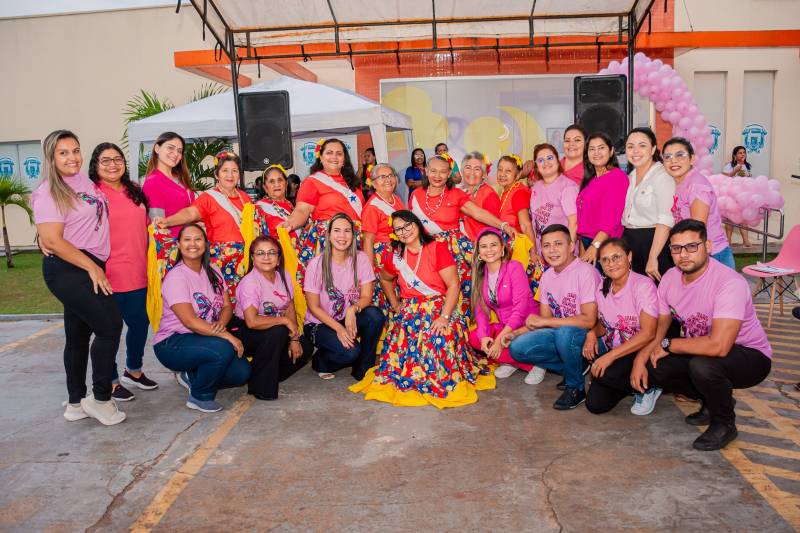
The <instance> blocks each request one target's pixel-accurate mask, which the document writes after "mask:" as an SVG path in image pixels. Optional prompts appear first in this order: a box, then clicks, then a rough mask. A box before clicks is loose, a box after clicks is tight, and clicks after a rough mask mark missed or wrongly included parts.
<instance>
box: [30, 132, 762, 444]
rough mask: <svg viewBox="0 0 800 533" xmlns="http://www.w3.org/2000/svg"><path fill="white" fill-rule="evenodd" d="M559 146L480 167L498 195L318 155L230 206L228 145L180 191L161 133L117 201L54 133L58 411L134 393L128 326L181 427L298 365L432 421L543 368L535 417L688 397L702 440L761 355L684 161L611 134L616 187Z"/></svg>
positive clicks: (580, 153) (724, 247) (669, 147)
mask: <svg viewBox="0 0 800 533" xmlns="http://www.w3.org/2000/svg"><path fill="white" fill-rule="evenodd" d="M564 146H565V149H564V152H565V153H564V156H563V157H562V156H561V155H560V154H559V153H558V150H557V149H556V148H555V147H554V146H552V145H550V144H546V143H545V144H539V145H537V146H535V147H534V148H533V152H532V155H533V158H532V159H531V160H529V161H523V159H522V158H521V157H519V156H517V155H515V154H506V155H503V156H502V157H500V159H499V161H497V170H496V175H497V185H498V187H497V189H496V188H494V187H493V186H491V185H489V184H488V183H487V182H486V177H487V175H488V173H489V165H490V162H489V161H488V158H487V157H485V156H484V154H482V153H480V152H470V153H468V154H467V155H466V156H465V157H464V158H463V159H462V160H461V164H460V166H458V165H456V164H455V161H453V159H452V157H450V156H449V155H448V154H447V153H446V152H445V151H444V150H446V149H447V147H446V145H443V151H442V153H440V154H437V155H435V156H433V157H431V158H430V159H428V160H427V161H425V160H424V158H425V156H424V153H422V154H421V155H420V151H418V150H415V151H414V152H413V153H412V166H411V167H410V168H409V171H407V172H406V176H405V178H406V182H407V183H408V184H409V188H410V189H411V193H410V195H409V197H408V199H407V203H406V202H404V200H403V199H402V198H400V197H399V196H398V195H397V193H396V188H397V184H398V179H399V178H398V174H397V172H396V171H395V169H394V168H392V166H390V165H388V164H385V163H379V162H374V163H369V164H368V165H364V166H363V167H362V168H361V169H359V171H358V172H357V171H356V169H355V168H354V167H353V165H352V163H351V161H350V156H349V154H348V151H347V149H346V147H345V145H344V143H343V142H342V141H340V140H338V139H327V140H322V141H320V142H319V143H318V145H317V151H316V160H315V162H314V164H313V166H312V167H311V171H310V172H311V173H310V175H309V176H307V177H306V178H305V179H304V180H302V183H301V184H300V187H299V190H298V191H297V194H296V199H295V202H294V203H292V202H290V201H289V200H288V199H287V197H286V193H287V186H288V178H287V173H286V170H285V169H283V168H282V167H280V166H271V167H269V168H267V169H265V171H264V173H263V176H262V185H263V190H264V197H263V198H261V199H260V200H258V201H256V202H255V203H253V201H252V200H251V198H250V197H249V196H248V195H247V194H245V193H244V192H243V191H242V190H240V189H239V186H240V183H241V174H242V168H241V160H240V159H239V157H238V156H237V155H236V154H235V153H233V152H231V151H224V152H222V153H220V154H218V155H217V157H216V158H215V161H214V165H215V166H214V174H215V176H216V184H215V186H214V187H213V188H211V189H209V190H207V191H203V192H200V193H197V192H196V191H194V190H193V189H192V187H191V180H190V176H189V172H188V169H187V167H186V163H185V160H184V159H183V150H184V148H185V142H184V139H183V138H181V137H180V136H179V135H177V134H175V133H171V132H168V133H165V134H163V135H161V136H160V137H159V138H158V139H157V141H156V143H155V146H154V148H153V153H152V156H151V157H150V160H149V162H148V173H147V176H146V178H145V181H144V185H143V187H142V188H141V189H140V188H139V187H138V185H136V184H135V183H133V182H132V181H131V179H130V177H129V176H128V172H127V169H126V166H125V159H124V156H123V154H122V152H121V150H120V149H119V148H118V147H117V146H115V145H113V144H110V143H104V144H101V145H100V146H98V147H97V148H96V149H95V150H94V152H93V154H92V158H91V161H90V164H89V175H88V176H86V175H84V174H82V173H81V171H80V169H81V166H82V155H81V151H80V144H79V142H78V139H77V137H76V136H75V135H74V134H73V133H71V132H69V131H65V130H59V131H56V132H53V133H52V134H50V135H49V136H48V137H47V138H46V139H45V140H44V142H43V148H44V155H45V160H46V163H45V165H44V173H43V180H42V183H41V184H40V186H39V187H38V188H37V189H36V191H35V192H34V194H33V197H32V203H33V209H34V216H35V222H36V225H37V229H38V231H39V235H40V245H41V247H42V250H43V251H44V253H45V255H46V257H45V260H44V267H43V270H44V278H45V282H46V283H47V285H48V287H49V288H50V290H51V291H52V292H53V294H54V295H55V296H56V297H57V298H58V299H59V300H60V301H61V302H62V303H63V305H64V323H65V332H66V346H65V349H64V364H65V369H66V373H67V389H68V393H69V399H68V402H67V405H66V411H65V414H64V416H65V417H66V418H67V419H68V420H78V419H81V418H85V417H87V416H88V417H92V418H96V419H97V420H99V421H100V422H102V423H104V424H115V423H119V422H121V421H122V420H124V418H125V414H124V413H122V412H121V411H120V410H119V408H118V407H117V405H116V402H115V401H114V399H116V400H129V399H132V398H133V393H132V392H131V391H130V390H128V389H127V388H126V387H125V386H124V385H127V386H129V387H131V388H134V387H135V388H139V389H143V390H145V389H152V388H155V387H156V386H157V384H156V383H155V382H154V381H152V380H151V379H149V378H148V377H147V376H145V375H144V373H143V372H142V354H143V349H144V346H145V342H146V338H147V332H148V322H149V323H150V324H151V325H152V328H153V330H154V331H155V336H154V338H153V348H154V352H155V355H156V357H157V358H158V360H159V361H160V362H161V364H162V365H163V366H165V367H167V368H168V369H170V370H172V371H173V372H175V375H176V380H177V381H178V383H179V384H181V385H182V386H184V387H186V388H187V389H188V397H187V402H186V405H187V406H188V407H190V408H193V409H198V410H200V411H204V412H214V411H218V410H220V409H222V405H221V404H219V403H218V402H217V401H216V399H215V397H216V394H217V391H218V390H220V389H222V388H226V387H238V386H242V385H245V384H246V385H247V387H248V392H249V393H250V394H252V395H254V396H255V397H256V398H258V399H262V400H274V399H276V398H277V397H278V383H279V382H280V381H282V380H284V379H287V378H288V377H289V376H291V375H292V374H293V373H294V372H296V371H297V370H298V369H299V368H301V367H302V366H303V365H305V364H306V363H307V362H308V361H311V365H312V368H313V369H314V371H315V372H316V373H317V374H318V375H319V377H320V378H322V379H326V380H327V379H333V378H335V377H336V373H337V372H338V371H340V370H342V369H345V368H347V369H350V373H351V375H352V377H353V378H354V379H355V380H356V383H355V384H353V385H352V386H351V387H350V390H351V391H353V392H354V393H358V394H363V395H364V398H365V399H368V400H379V401H383V402H387V403H390V404H393V405H404V406H416V405H426V404H431V405H434V406H436V407H440V408H442V407H457V406H461V405H466V404H470V403H473V402H475V401H477V395H478V393H477V391H480V390H485V389H491V388H494V387H495V386H496V381H495V379H496V378H500V379H503V378H508V377H509V376H511V375H512V374H513V373H515V372H516V371H517V370H522V371H523V372H525V374H526V375H525V378H524V381H525V383H527V384H531V385H536V384H540V383H542V381H543V380H544V378H545V375H546V372H547V371H551V372H554V373H557V374H560V375H561V376H562V379H561V381H560V383H558V385H557V387H558V388H559V389H561V390H562V392H561V394H560V396H559V398H558V399H557V400H556V401H555V403H554V408H556V409H559V410H568V409H573V408H575V407H577V406H579V405H580V404H582V403H584V402H586V406H587V408H588V410H589V411H590V412H592V413H604V412H607V411H609V410H611V409H613V408H614V407H615V406H616V405H617V404H618V403H619V402H620V401H621V400H622V399H623V398H625V397H627V396H633V398H634V401H633V406H632V408H631V411H632V412H633V413H634V414H638V415H646V414H649V413H650V412H652V410H653V408H654V406H655V404H656V401H657V399H658V397H659V395H660V394H661V393H662V391H668V392H674V393H678V394H681V395H683V396H686V397H688V398H691V399H695V400H698V401H700V405H701V408H700V409H699V411H698V412H697V413H695V414H693V415H690V416H689V417H687V422H688V423H690V424H696V425H708V429H707V430H706V431H705V432H704V433H703V434H702V435H701V436H700V437H699V438H698V439H697V440H696V441H695V443H694V446H695V448H698V449H702V450H713V449H719V448H721V447H723V446H725V445H726V444H727V443H728V442H730V440H732V439H733V438H735V436H736V427H735V415H734V411H733V399H732V392H731V391H732V389H733V388H742V387H750V386H753V385H755V384H757V383H758V382H760V381H761V380H763V379H764V378H765V377H766V375H767V374H768V373H769V370H770V361H771V350H770V346H769V343H768V342H767V339H766V335H765V334H764V331H763V329H762V328H761V325H760V323H759V322H758V320H757V318H756V316H755V313H754V310H753V305H752V299H751V296H750V292H749V289H748V285H747V282H746V281H745V280H744V278H742V276H741V275H740V274H738V273H737V272H736V271H735V268H734V263H733V255H732V253H731V250H730V246H729V243H728V240H727V238H726V236H725V231H724V229H723V226H722V219H721V216H720V213H719V209H718V206H717V202H716V195H715V192H714V189H713V187H712V186H711V185H710V183H709V182H708V180H707V179H706V178H705V176H704V175H702V174H701V173H699V172H698V171H697V170H695V169H694V168H693V163H694V160H695V155H694V150H693V147H692V145H691V144H690V143H689V141H687V140H686V139H683V138H679V137H676V138H672V139H669V140H668V141H667V142H665V143H664V144H663V146H662V147H661V149H660V150H659V147H658V146H657V143H656V137H655V135H654V133H653V132H652V131H651V130H650V129H648V128H636V129H633V130H632V131H631V132H630V133H629V134H628V136H627V139H626V142H625V152H626V157H627V161H628V163H629V169H628V172H626V171H624V170H622V169H621V168H620V166H619V164H618V162H617V158H616V155H615V152H614V149H613V146H612V142H611V139H610V138H609V137H608V136H607V135H606V134H604V133H602V132H600V133H592V134H591V135H587V134H586V132H584V131H583V129H582V128H581V127H580V126H579V125H572V126H570V127H568V128H567V129H566V131H565V134H564ZM437 148H439V147H437ZM365 177H366V179H367V182H368V183H364V182H362V178H365ZM457 182H458V183H457ZM365 193H366V195H367V196H368V199H366V198H365ZM148 231H149V232H150V233H151V236H150V237H148ZM148 243H149V244H148ZM709 295H713V296H712V297H709ZM148 319H149V320H148ZM123 321H124V322H125V323H126V324H127V325H128V333H127V336H126V349H127V351H126V353H127V356H126V357H127V358H126V368H125V370H124V372H123V375H122V377H121V378H119V379H118V378H117V374H118V372H117V370H116V366H115V357H116V352H117V348H118V345H119V342H120V332H121V328H122V322H123ZM92 334H93V335H94V339H92V340H90V339H91V335H92ZM90 357H91V361H92V391H91V392H89V393H88V394H87V389H86V385H85V374H86V368H87V362H88V360H89V358H90ZM587 374H590V375H591V386H590V387H588V391H587V390H586V389H587V387H586V375H587Z"/></svg>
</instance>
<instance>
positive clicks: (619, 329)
mask: <svg viewBox="0 0 800 533" xmlns="http://www.w3.org/2000/svg"><path fill="white" fill-rule="evenodd" d="M598 256H599V260H598V262H599V263H600V264H601V265H602V267H603V272H604V273H605V276H606V277H605V279H604V280H603V284H602V285H601V286H600V287H598V289H597V324H596V325H595V327H594V328H593V329H591V330H590V331H589V333H587V334H586V341H585V342H584V343H583V356H584V357H585V358H586V359H587V360H589V361H592V368H591V371H592V377H593V378H594V379H593V380H592V386H591V387H590V388H589V392H588V393H587V395H586V408H587V409H589V411H590V412H592V413H595V414H601V413H606V412H608V411H610V410H611V409H613V408H614V407H616V405H617V404H618V403H619V402H620V400H622V399H623V398H626V397H628V396H630V395H631V394H634V403H633V406H632V407H631V413H633V414H635V415H649V414H650V413H651V412H652V411H653V408H654V407H655V404H656V400H658V397H659V396H660V395H661V389H658V388H651V389H648V390H647V391H646V392H645V393H644V394H642V393H639V392H637V391H635V390H633V387H632V386H631V380H630V375H631V371H632V370H633V365H634V361H635V359H636V356H637V354H638V352H639V351H640V350H642V349H643V348H644V347H645V346H647V345H648V344H650V343H651V342H652V341H653V339H654V338H655V336H656V325H657V322H658V312H659V310H658V293H657V290H656V285H655V283H654V282H653V280H651V279H650V278H649V277H647V276H644V275H642V274H637V273H636V272H632V271H631V263H632V261H633V254H632V253H631V249H630V247H629V246H628V243H627V242H626V241H625V240H624V239H619V238H616V239H607V240H606V241H605V242H603V244H602V245H601V246H600V250H599V251H598Z"/></svg>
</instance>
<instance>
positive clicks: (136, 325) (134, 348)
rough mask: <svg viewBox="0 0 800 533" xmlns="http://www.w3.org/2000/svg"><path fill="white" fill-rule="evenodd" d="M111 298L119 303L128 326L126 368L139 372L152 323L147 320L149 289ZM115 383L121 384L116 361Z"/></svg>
mask: <svg viewBox="0 0 800 533" xmlns="http://www.w3.org/2000/svg"><path fill="white" fill-rule="evenodd" d="M111 296H113V297H114V301H116V302H117V307H118V308H119V312H120V313H121V314H122V320H123V321H124V322H125V325H127V326H128V332H127V333H126V334H125V368H127V369H128V370H130V371H131V372H138V371H140V370H141V369H142V358H143V357H144V345H145V343H147V328H148V327H149V326H150V321H149V319H148V318H147V308H146V307H145V302H146V300H147V289H146V288H144V289H136V290H135V291H128V292H115V293H114V294H112V295H111ZM112 378H113V382H114V383H119V371H118V370H117V363H116V360H115V362H114V373H113V374H112Z"/></svg>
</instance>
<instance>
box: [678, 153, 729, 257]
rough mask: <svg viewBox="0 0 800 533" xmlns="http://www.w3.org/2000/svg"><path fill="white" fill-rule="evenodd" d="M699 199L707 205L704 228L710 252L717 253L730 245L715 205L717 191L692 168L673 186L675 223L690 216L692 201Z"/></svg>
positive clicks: (717, 207)
mask: <svg viewBox="0 0 800 533" xmlns="http://www.w3.org/2000/svg"><path fill="white" fill-rule="evenodd" d="M695 200H700V201H701V202H702V203H704V204H706V205H707V206H708V220H706V230H707V231H708V240H710V241H711V253H714V254H716V253H718V252H721V251H722V250H724V249H725V248H727V247H728V246H730V245H729V244H728V238H727V237H726V236H725V229H724V228H723V227H722V217H721V216H720V214H719V206H718V205H717V193H716V191H714V187H713V186H712V185H711V182H709V181H708V179H707V178H706V177H705V176H703V175H702V174H701V173H700V171H698V170H696V169H692V170H690V171H689V173H688V174H687V175H686V177H684V178H683V181H681V182H680V184H678V185H677V186H676V187H675V201H674V202H673V204H672V216H673V217H675V223H676V224H677V223H678V222H680V221H681V220H683V219H685V218H691V217H692V212H691V209H692V203H694V201H695Z"/></svg>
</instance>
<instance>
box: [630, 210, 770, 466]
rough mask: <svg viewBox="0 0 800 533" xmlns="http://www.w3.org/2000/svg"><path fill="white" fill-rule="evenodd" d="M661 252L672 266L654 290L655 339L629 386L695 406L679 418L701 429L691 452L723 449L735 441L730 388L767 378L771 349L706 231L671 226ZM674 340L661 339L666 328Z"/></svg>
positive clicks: (739, 281)
mask: <svg viewBox="0 0 800 533" xmlns="http://www.w3.org/2000/svg"><path fill="white" fill-rule="evenodd" d="M669 250H670V253H671V254H672V259H673V261H674V262H675V265H676V266H675V267H673V268H671V269H669V270H668V271H667V272H666V273H665V274H664V276H663V278H662V280H661V284H660V285H659V286H658V296H659V307H660V309H659V315H660V316H659V321H658V330H657V332H656V338H655V340H654V341H653V343H651V345H650V346H649V347H648V348H645V349H646V350H648V349H649V353H650V357H649V362H648V364H647V368H645V367H644V364H643V363H641V364H639V365H638V366H636V367H634V370H633V372H632V374H631V384H632V385H634V388H637V390H638V388H641V387H642V385H644V386H645V387H646V386H647V380H648V375H649V379H650V381H651V383H650V386H655V387H661V388H663V389H664V390H665V391H668V392H674V393H676V394H683V395H684V396H687V397H689V398H694V399H698V400H700V401H701V402H702V405H701V408H700V410H699V411H697V412H696V413H693V414H691V415H689V416H687V417H686V423H687V424H691V425H694V426H702V425H706V424H708V428H707V429H706V431H705V432H704V433H703V434H702V435H700V437H698V438H697V440H695V441H694V443H693V446H694V448H695V449H698V450H704V451H710V450H719V449H721V448H724V447H725V446H726V445H727V444H728V443H730V442H731V441H732V440H733V439H735V438H736V436H737V431H736V424H735V421H736V414H735V413H734V410H733V407H734V400H733V394H732V391H733V389H746V388H749V387H753V386H755V385H757V384H758V383H760V382H761V381H762V380H763V379H764V378H766V377H767V375H768V374H769V371H770V368H771V365H772V348H771V347H770V345H769V341H768V340H767V336H766V334H765V333H764V329H763V328H762V327H761V323H760V322H759V321H758V318H757V317H756V313H755V310H754V308H753V299H752V297H751V295H750V286H749V285H748V283H747V281H746V280H745V279H744V278H743V277H742V275H741V274H739V273H738V272H736V271H734V270H732V269H730V268H728V267H726V266H724V265H722V264H721V263H719V262H718V261H717V260H715V259H713V258H712V257H711V251H712V250H711V241H709V240H708V235H707V233H706V226H705V224H703V223H702V222H700V221H698V220H693V219H685V220H682V221H680V222H679V223H677V224H675V226H674V227H673V228H672V230H671V231H670V240H669ZM672 320H675V321H677V322H678V324H680V327H681V328H680V329H681V336H680V337H675V338H665V335H666V332H667V329H668V328H669V325H670V322H671V321H672Z"/></svg>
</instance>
